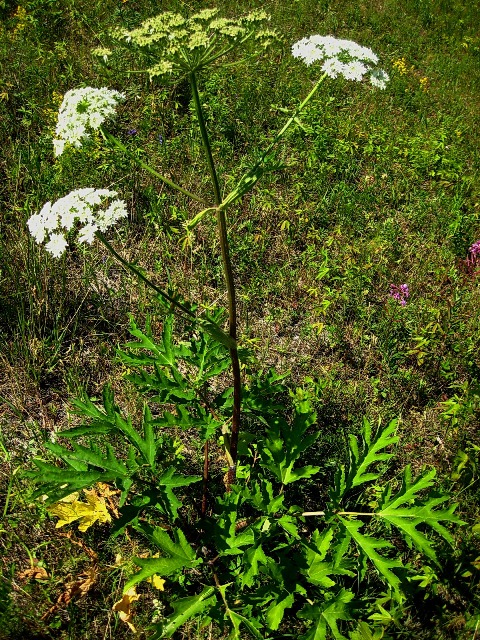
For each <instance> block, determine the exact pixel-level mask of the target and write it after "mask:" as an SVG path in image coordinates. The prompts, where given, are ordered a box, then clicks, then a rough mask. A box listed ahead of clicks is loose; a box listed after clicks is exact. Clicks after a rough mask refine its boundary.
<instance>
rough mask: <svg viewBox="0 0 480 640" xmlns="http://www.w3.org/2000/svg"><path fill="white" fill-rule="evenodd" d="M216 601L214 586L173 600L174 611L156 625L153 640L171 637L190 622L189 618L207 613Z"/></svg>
mask: <svg viewBox="0 0 480 640" xmlns="http://www.w3.org/2000/svg"><path fill="white" fill-rule="evenodd" d="M216 602H217V597H216V595H215V589H214V588H213V587H205V589H204V590H203V591H202V593H199V594H198V595H197V596H191V597H189V598H181V599H180V600H175V601H174V602H171V605H172V607H173V613H172V614H171V615H170V616H168V618H166V619H165V620H164V621H163V622H162V623H161V624H160V625H155V628H156V630H157V631H156V633H155V634H154V635H153V636H152V640H160V638H171V637H172V636H173V634H174V633H175V631H177V630H178V629H179V628H180V627H181V626H182V625H184V624H185V623H186V622H188V620H191V618H194V617H197V616H199V615H203V614H205V613H206V612H207V611H208V609H210V608H211V607H212V606H214V605H215V604H216Z"/></svg>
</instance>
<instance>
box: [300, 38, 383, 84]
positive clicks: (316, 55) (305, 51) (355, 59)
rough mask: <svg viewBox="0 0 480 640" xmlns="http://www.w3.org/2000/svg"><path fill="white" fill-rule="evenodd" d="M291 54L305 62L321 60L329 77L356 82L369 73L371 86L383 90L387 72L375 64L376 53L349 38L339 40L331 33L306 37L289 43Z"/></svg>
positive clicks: (376, 60)
mask: <svg viewBox="0 0 480 640" xmlns="http://www.w3.org/2000/svg"><path fill="white" fill-rule="evenodd" d="M292 55H293V56H294V57H295V58H300V59H301V60H303V61H304V62H305V64H307V65H311V64H312V63H313V62H317V61H323V65H322V71H323V72H324V73H326V74H327V75H328V76H330V77H331V78H337V77H338V76H343V77H344V78H346V79H347V80H357V81H360V80H362V79H363V77H364V76H365V75H367V74H368V75H370V82H371V83H372V85H373V86H374V87H378V88H379V89H385V87H386V84H387V82H388V80H389V77H388V74H387V73H386V72H385V71H384V70H383V69H379V68H377V67H376V64H377V62H378V56H377V55H375V54H374V53H373V51H372V50H371V49H369V48H368V47H362V46H361V45H359V44H357V43H356V42H352V40H342V39H339V38H334V37H333V36H318V35H315V36H310V37H309V38H303V39H302V40H299V41H298V42H295V44H294V45H293V46H292Z"/></svg>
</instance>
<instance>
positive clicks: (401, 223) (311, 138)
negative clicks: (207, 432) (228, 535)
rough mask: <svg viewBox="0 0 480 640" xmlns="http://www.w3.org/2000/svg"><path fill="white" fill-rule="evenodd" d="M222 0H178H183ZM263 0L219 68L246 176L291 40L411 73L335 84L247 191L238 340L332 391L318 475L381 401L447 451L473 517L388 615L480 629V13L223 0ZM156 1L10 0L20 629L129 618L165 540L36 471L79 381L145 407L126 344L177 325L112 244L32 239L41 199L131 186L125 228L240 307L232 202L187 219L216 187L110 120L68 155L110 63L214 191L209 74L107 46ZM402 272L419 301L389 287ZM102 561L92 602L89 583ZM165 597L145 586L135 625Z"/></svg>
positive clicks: (410, 623) (448, 465) (2, 348)
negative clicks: (66, 522)
mask: <svg viewBox="0 0 480 640" xmlns="http://www.w3.org/2000/svg"><path fill="white" fill-rule="evenodd" d="M207 6H211V5H210V3H205V2H198V1H194V2H192V3H189V4H188V6H187V5H186V4H185V3H183V2H176V1H175V0H165V2H162V3H161V9H162V10H167V9H168V10H172V11H178V12H182V13H188V12H189V11H193V10H197V9H200V8H204V7H207ZM254 8H263V9H265V10H266V11H268V12H269V14H270V15H271V26H272V27H273V28H275V29H276V30H277V31H278V33H279V35H280V36H281V40H280V42H278V43H277V44H276V45H275V46H274V47H273V48H272V49H271V50H270V51H268V53H266V54H264V55H263V56H260V57H258V58H252V59H247V60H246V61H245V62H243V63H242V64H240V65H237V66H232V67H230V68H228V69H226V68H223V67H221V66H219V67H218V68H216V69H215V70H214V71H211V72H209V74H208V75H206V76H205V77H204V76H202V75H200V78H199V83H200V93H201V100H202V104H203V105H204V110H205V116H206V120H207V125H208V127H209V129H210V132H211V136H212V145H213V154H214V156H215V159H216V161H217V164H218V169H219V175H220V177H221V186H222V189H224V190H225V191H227V190H228V189H229V188H230V187H232V186H233V185H234V184H235V179H236V178H238V176H239V175H241V173H242V172H243V171H244V170H245V168H246V167H247V166H248V163H249V162H250V161H251V158H252V156H254V155H255V154H256V153H258V152H260V151H261V150H262V149H263V148H264V147H265V146H266V145H267V144H268V141H269V139H270V136H271V133H272V132H273V131H276V130H277V129H278V128H279V127H280V126H281V125H282V124H283V122H284V120H285V117H286V116H285V109H287V110H291V109H293V108H295V106H296V105H297V104H298V102H299V100H300V99H303V97H304V96H305V95H306V94H307V93H308V91H309V90H310V88H311V86H312V83H313V81H314V80H315V78H316V77H317V76H318V70H316V69H315V68H314V66H313V65H312V67H308V68H307V67H305V66H304V65H302V64H301V63H300V62H299V61H298V60H294V59H293V58H292V56H291V53H290V46H291V44H292V43H293V42H295V41H296V40H298V39H299V38H302V37H304V36H308V35H311V34H314V33H319V34H332V35H335V36H337V37H342V38H347V39H351V40H354V41H356V42H359V43H361V44H363V45H366V46H369V47H371V48H372V49H373V50H374V51H375V52H376V53H377V54H378V55H379V57H380V60H381V65H382V66H383V67H384V68H385V70H386V71H387V72H388V74H389V75H390V82H389V84H388V86H387V89H386V90H385V91H374V90H373V89H372V88H371V87H369V86H363V85H362V86H359V85H358V84H357V83H352V82H347V81H342V80H338V81H335V82H333V81H330V82H326V83H324V85H323V86H322V88H321V90H320V92H319V93H318V95H317V97H316V98H315V99H314V100H313V102H312V104H311V105H310V108H309V109H307V110H306V111H305V112H304V113H303V114H302V116H301V126H298V127H296V128H295V129H294V130H291V132H290V133H289V134H288V136H287V137H286V138H285V139H284V140H283V141H282V142H281V144H280V147H279V149H280V151H279V155H278V165H277V167H276V171H274V172H273V171H272V172H271V173H269V174H267V175H266V176H264V178H263V181H262V183H261V184H260V185H259V186H258V187H257V188H255V189H254V190H252V191H251V192H250V193H249V194H248V195H247V196H246V197H245V198H244V199H243V200H242V201H241V202H240V203H238V204H237V205H235V206H234V207H232V209H231V210H230V211H229V214H228V215H229V225H230V226H229V234H230V241H231V251H232V260H233V263H234V275H235V280H236V283H237V288H238V296H239V317H240V340H241V344H242V346H243V347H244V348H248V349H249V350H250V352H251V356H250V358H251V359H250V364H249V366H252V367H255V368H257V369H258V370H260V369H264V370H266V369H268V368H269V367H275V368H276V369H277V371H278V372H280V373H288V374H289V376H290V378H289V380H291V384H292V385H300V384H303V385H307V386H309V387H310V388H311V389H312V390H313V391H312V393H313V392H314V393H315V396H316V398H317V400H316V409H317V414H318V429H319V430H320V432H321V435H320V438H319V441H318V444H317V447H316V449H315V453H314V454H311V455H312V459H309V460H308V462H310V463H315V464H321V465H322V472H321V475H320V480H317V482H320V485H321V483H322V482H323V481H325V482H327V480H328V478H329V477H331V476H332V475H333V472H334V470H335V467H336V466H338V464H339V463H340V462H341V461H342V460H344V458H345V455H346V449H345V446H344V442H345V434H347V433H350V432H353V433H355V432H358V429H359V427H360V425H361V423H362V420H363V418H364V417H367V418H368V419H369V420H370V421H371V422H372V424H375V425H376V424H378V422H379V421H381V422H382V423H387V422H388V421H389V420H391V419H393V418H398V419H399V425H400V436H401V440H400V444H399V445H398V447H397V450H396V459H397V463H398V465H399V467H400V466H402V465H405V464H411V465H412V466H413V469H414V471H419V470H421V469H422V468H423V467H424V466H425V465H429V466H433V467H435V468H436V470H437V474H438V483H439V486H440V487H441V488H442V490H443V491H445V492H448V493H449V494H450V495H451V496H452V500H453V501H455V502H458V503H459V509H458V513H459V515H460V517H461V518H462V519H463V520H465V521H466V522H467V523H468V524H467V525H466V526H464V527H462V528H461V530H458V531H457V533H456V545H457V546H456V549H455V551H454V552H452V551H451V550H449V549H443V550H440V551H439V553H441V554H442V555H441V559H442V562H441V564H442V566H441V567H440V568H439V569H438V571H437V574H438V575H435V577H434V578H431V576H430V579H428V577H425V580H424V583H423V584H422V585H420V586H418V589H417V590H416V592H415V594H414V596H413V600H412V602H411V603H410V604H409V606H408V607H407V608H405V609H404V610H402V611H401V612H400V611H398V612H397V613H398V617H399V621H398V622H397V623H393V622H392V624H391V625H390V626H389V627H388V632H386V633H387V635H385V636H384V637H392V638H425V639H427V638H428V639H432V640H434V639H440V638H445V639H447V638H465V639H466V638H476V637H480V636H479V635H478V632H479V631H478V630H479V629H480V626H479V621H480V617H479V616H480V609H479V606H478V585H479V578H480V574H479V569H480V562H479V559H478V558H479V557H480V549H479V542H478V535H479V527H480V525H479V524H476V523H477V522H478V517H479V510H478V498H479V486H478V473H479V457H478V454H479V451H480V449H479V447H480V439H479V436H478V427H479V422H480V419H479V418H480V413H479V412H480V349H479V342H480V312H479V307H480V253H479V256H478V258H477V257H476V256H475V255H474V253H472V252H470V251H469V249H470V247H472V245H473V244H474V243H475V242H476V241H479V240H480V187H479V180H478V179H479V160H480V155H479V154H480V152H479V148H480V146H479V143H480V110H479V104H480V72H479V68H480V35H479V33H478V24H480V10H479V9H478V7H476V5H475V3H467V2H462V1H460V0H450V1H447V0H440V1H438V2H435V1H434V0H403V1H400V0H375V1H374V2H354V1H352V0H338V1H335V2H333V1H329V0H319V1H318V2H312V1H311V0H295V1H292V2H287V1H285V0H284V1H282V0H266V1H265V2H259V1H258V0H250V1H248V0H238V1H237V2H235V3H234V2H231V1H230V0H227V1H224V2H222V3H221V11H222V13H224V14H225V15H234V14H236V13H237V14H238V13H242V12H245V11H249V10H252V9H254ZM158 10H159V3H158V2H153V1H149V0H103V1H102V2H99V1H96V0H76V1H75V2H73V0H57V1H56V2H52V1H51V0H22V1H21V2H20V3H19V4H17V3H16V2H11V1H10V0H6V1H4V2H3V3H1V2H0V14H1V24H0V29H1V39H0V65H1V76H0V83H1V84H0V140H1V148H2V156H1V160H0V455H1V463H2V467H1V476H0V486H1V496H2V498H1V499H2V503H1V512H0V513H1V525H0V554H1V555H0V557H1V561H2V574H1V576H0V595H1V597H0V618H1V626H0V638H3V637H4V638H12V639H16V638H59V639H60V638H61V639H64V638H65V639H66V638H72V639H73V638H92V639H94V638H114V637H115V638H123V637H131V636H132V634H131V631H130V630H129V629H128V627H127V625H124V624H123V623H122V622H120V621H119V620H118V618H117V616H116V614H114V613H113V612H112V605H113V603H114V602H116V601H117V600H118V599H119V598H120V594H121V592H122V589H123V584H124V581H125V575H126V574H128V572H132V571H133V565H132V564H131V563H130V564H128V560H129V559H130V558H131V557H132V556H134V555H138V554H139V553H142V552H143V551H145V549H144V548H143V547H142V542H141V541H140V540H137V539H136V538H135V536H134V535H132V536H126V537H123V538H122V537H119V538H116V539H115V540H112V539H110V538H109V536H108V526H103V527H92V529H89V530H88V531H87V532H86V533H85V534H84V535H83V536H82V535H79V534H78V531H77V530H76V529H75V528H65V529H56V528H55V522H56V521H55V519H54V518H53V517H51V516H50V515H49V514H48V513H47V511H46V509H45V507H44V506H43V505H42V503H41V501H38V500H34V499H33V498H32V493H33V490H34V487H33V485H32V483H31V481H30V480H29V479H28V478H26V477H25V476H24V475H23V472H24V471H25V470H26V469H29V468H31V460H32V459H33V458H34V457H36V456H48V455H49V454H48V453H46V451H45V448H44V442H46V441H50V440H52V438H53V437H54V436H55V434H57V432H60V431H62V430H63V429H65V428H66V427H67V426H69V425H71V424H72V423H73V421H74V420H75V418H74V417H72V415H71V413H70V411H69V407H70V406H71V405H70V402H71V399H72V398H75V397H84V396H85V395H89V396H90V397H99V396H100V395H101V390H102V388H103V386H104V385H105V384H106V383H107V382H109V383H110V384H111V385H112V386H113V388H114V390H115V393H116V398H117V402H118V403H119V404H120V405H122V406H125V407H129V408H130V410H131V411H132V412H133V413H135V412H137V413H138V411H139V407H138V406H137V405H136V400H135V398H134V395H133V392H132V390H131V387H130V386H129V385H128V383H125V381H124V375H125V373H126V366H125V365H124V364H122V363H121V362H119V361H118V359H117V357H116V348H117V346H118V345H121V344H122V343H125V342H126V341H127V340H129V338H130V335H129V332H128V326H129V315H128V314H129V313H132V314H133V315H134V316H135V318H136V321H137V322H138V324H139V325H140V326H141V325H142V323H143V324H144V323H145V319H146V318H149V319H150V321H151V324H152V328H153V330H154V331H158V330H159V329H160V327H161V325H162V318H163V315H162V313H163V311H162V308H161V307H160V306H159V304H158V303H157V302H155V301H154V300H152V298H151V296H150V295H149V293H148V291H146V290H145V289H144V288H143V287H142V286H140V285H139V283H138V282H137V281H135V280H133V279H132V278H131V277H130V276H129V275H128V274H127V273H126V272H124V271H123V270H122V269H121V267H120V266H119V265H118V264H117V263H116V262H115V261H114V260H113V259H112V257H111V255H110V254H109V253H108V252H107V251H106V249H105V248H104V247H103V246H102V245H101V244H100V243H94V244H93V245H92V246H91V247H88V248H85V249H82V248H80V247H78V246H77V247H76V248H75V249H74V250H72V251H70V252H68V253H67V254H66V255H65V256H64V257H62V258H60V259H54V258H52V257H51V256H50V255H49V254H47V253H46V252H45V251H44V250H43V249H42V248H40V247H38V246H37V245H36V244H35V242H34V241H33V239H32V238H31V237H30V236H29V234H28V229H27V226H26V221H27V219H28V218H29V217H30V216H31V215H32V214H33V213H35V212H36V211H38V210H39V209H40V208H41V207H42V206H43V204H44V203H45V202H46V201H48V200H52V201H53V200H56V199H58V198H59V197H61V196H63V195H65V194H66V193H68V192H69V191H71V190H72V189H75V188H78V187H83V186H90V185H98V186H102V187H107V186H108V187H111V188H115V189H116V190H118V191H119V192H121V194H122V197H123V198H124V199H125V200H126V201H127V204H128V209H129V213H130V218H129V221H128V223H126V224H123V225H121V226H120V227H119V229H118V230H115V232H113V233H112V234H111V236H109V237H111V239H112V243H113V244H114V246H115V248H116V249H117V251H119V252H120V253H121V254H122V255H124V256H126V257H127V259H128V260H129V261H131V262H135V263H137V264H138V265H141V267H142V268H143V269H144V270H145V273H147V274H149V276H150V277H151V279H153V280H155V282H158V283H160V284H161V285H162V286H170V287H171V288H172V289H173V290H176V291H180V292H182V293H183V295H184V296H185V298H187V299H188V300H190V301H195V302H196V303H198V304H200V305H203V306H205V307H207V308H212V307H213V306H215V305H217V306H222V305H225V304H226V297H225V295H224V288H223V274H222V271H221V262H220V259H219V245H218V241H217V239H216V228H215V223H214V220H213V219H212V220H210V219H209V218H204V219H203V220H202V222H201V224H200V225H199V226H197V227H196V229H195V231H194V237H193V241H192V243H191V244H190V245H187V246H186V247H185V246H184V244H183V239H184V222H185V221H186V220H188V219H190V218H191V217H192V216H193V215H194V214H195V213H197V212H198V211H199V210H200V207H198V208H197V207H196V206H195V207H192V206H191V204H190V203H189V202H188V200H187V198H185V197H183V196H178V195H176V194H175V193H173V192H172V191H170V190H169V189H168V187H166V186H165V185H161V184H160V185H159V183H158V181H155V179H154V178H153V177H152V176H151V175H150V174H148V173H147V172H145V171H142V170H141V169H139V168H138V167H136V166H135V165H134V164H133V163H132V162H130V160H129V159H126V158H125V157H124V156H123V155H122V154H121V153H120V152H118V151H115V150H112V149H109V148H107V147H106V146H105V145H104V144H102V140H101V137H100V136H97V137H95V136H94V137H93V139H92V140H91V141H90V143H89V144H88V145H86V146H85V147H84V148H82V149H80V150H78V151H75V152H73V151H72V152H68V153H66V154H65V156H62V158H61V159H57V160H55V158H54V155H53V147H52V137H53V135H54V129H55V124H56V117H57V111H58V107H59V105H60V103H61V101H62V97H63V95H64V94H65V92H66V91H67V90H69V89H71V88H74V87H77V86H80V85H91V86H96V87H101V86H109V87H112V88H115V89H117V90H121V91H124V92H125V94H126V96H127V99H126V101H125V103H124V104H123V105H122V106H121V108H120V110H119V113H118V117H117V118H116V119H115V121H114V124H113V129H112V131H114V133H115V134H116V135H117V137H118V138H119V139H120V140H122V141H124V142H125V143H127V142H128V143H129V144H131V145H133V146H134V147H136V148H138V149H142V150H143V152H142V153H143V155H142V157H143V158H146V159H148V161H149V163H150V164H151V165H152V166H154V167H157V168H161V170H162V171H163V172H165V173H167V174H168V175H170V176H171V177H172V178H174V179H175V180H176V181H177V182H179V183H180V184H182V185H184V186H185V187H186V188H187V189H191V190H194V191H196V192H197V193H200V194H201V195H202V196H204V197H206V198H207V199H208V198H209V197H210V186H209V178H208V173H207V171H206V169H205V166H204V160H203V155H202V149H201V140H200V137H199V134H198V131H197V127H196V123H195V121H194V111H193V106H192V102H191V96H190V92H189V87H188V84H187V83H185V82H183V83H180V84H177V85H173V86H166V85H162V84H161V83H156V84H155V83H154V84H150V83H149V80H148V78H147V77H145V76H143V75H123V76H119V75H118V74H115V73H114V72H112V71H111V70H109V69H108V68H104V67H103V66H102V65H100V64H99V63H98V61H96V60H95V59H94V58H93V57H92V55H91V49H92V47H98V46H101V45H102V44H104V42H105V40H106V38H107V33H108V30H109V29H111V28H112V27H115V26H123V27H127V28H133V27H134V26H135V25H137V24H138V23H139V22H140V21H141V20H143V19H145V18H146V17H148V16H151V15H154V14H155V13H156V12H158ZM403 284H406V285H407V286H408V297H405V304H401V303H400V301H399V299H398V296H397V298H395V296H394V295H392V294H394V293H395V289H393V290H392V285H395V286H397V287H399V286H400V285H403ZM187 444H188V443H184V445H185V446H187ZM187 453H188V446H187ZM221 466H222V465H221V463H220V462H219V463H218V469H217V472H218V474H221V473H222V471H221ZM316 491H318V489H316ZM319 491H320V494H321V493H322V489H321V488H320V490H319ZM314 493H315V491H314V490H313V489H312V496H313V495H314ZM317 497H318V494H317ZM311 499H313V498H311ZM33 568H38V570H39V573H37V574H30V575H27V574H24V575H22V572H25V571H26V570H28V569H33ZM40 569H44V572H42V571H40ZM35 576H37V577H35ZM90 578H91V581H90V582H91V584H90V583H89V584H88V587H85V594H84V595H83V597H78V593H77V597H73V596H72V598H71V601H69V600H70V598H69V597H68V596H65V594H66V593H67V594H68V590H69V586H68V585H72V584H74V583H75V582H76V583H77V585H78V588H79V589H80V587H81V585H82V584H84V585H85V584H86V583H87V582H88V580H89V579H90ZM77 590H78V589H77ZM62 594H63V596H64V599H63V601H62V600H61V596H62ZM80 595H81V594H80ZM59 597H60V601H59ZM157 597H158V593H156V592H155V590H154V588H153V587H151V586H145V588H144V598H143V599H142V601H139V602H138V603H137V611H136V618H135V620H136V626H137V628H138V629H142V628H145V627H146V626H147V624H148V622H149V620H150V614H151V610H152V599H154V598H157ZM209 633H210V634H212V633H213V634H215V633H216V632H215V630H213V631H212V628H210V627H207V628H206V629H203V630H199V629H197V627H196V626H190V627H189V626H187V627H186V628H185V630H184V631H182V632H178V637H185V638H187V637H188V638H192V639H193V638H204V637H221V635H220V636H218V635H217V636H215V635H213V636H212V635H210V636H209ZM182 634H183V635H182ZM388 634H389V635H388ZM140 637H142V636H141V633H140ZM278 637H280V636H278ZM282 637H283V636H282Z"/></svg>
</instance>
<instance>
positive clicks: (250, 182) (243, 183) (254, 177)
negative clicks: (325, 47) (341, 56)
mask: <svg viewBox="0 0 480 640" xmlns="http://www.w3.org/2000/svg"><path fill="white" fill-rule="evenodd" d="M326 77H327V74H326V73H324V74H323V76H321V78H320V79H319V81H318V82H317V83H316V85H315V86H314V87H313V89H312V90H311V91H310V93H309V94H308V96H307V97H306V98H305V99H304V100H303V101H302V102H301V103H300V104H299V105H298V107H297V108H296V109H295V111H294V112H293V114H292V116H291V117H290V118H289V119H288V120H287V122H286V123H285V124H284V125H283V127H282V128H281V129H280V131H278V133H277V134H276V135H275V137H274V138H273V140H272V142H271V143H270V144H269V145H268V147H267V148H266V149H265V151H264V152H263V153H262V155H261V156H260V158H259V159H258V160H257V162H256V163H255V164H254V166H253V167H252V168H251V169H250V170H249V171H247V173H245V174H244V175H243V176H242V177H241V178H240V180H239V182H238V184H237V186H236V187H235V189H233V191H231V192H230V193H229V194H228V195H227V196H226V197H225V198H224V199H223V202H222V203H221V208H226V207H227V206H228V205H229V204H231V203H232V202H235V200H238V199H239V198H241V197H242V196H243V195H245V193H247V192H248V191H250V189H252V188H253V187H254V186H255V184H256V183H257V181H258V178H259V177H260V175H261V174H259V169H260V167H261V165H262V164H263V163H264V162H265V160H266V159H267V157H268V155H269V153H271V151H272V150H273V148H274V147H275V145H276V144H277V142H278V141H279V140H280V139H281V138H282V136H283V135H284V134H285V133H286V132H287V130H288V129H289V128H290V127H291V126H292V124H293V123H294V122H295V120H296V118H297V117H298V115H299V114H300V112H301V111H303V109H304V108H305V107H306V105H307V104H308V103H309V102H310V100H311V99H312V98H313V96H314V95H315V93H316V92H317V91H318V89H319V87H320V85H321V84H322V82H323V81H324V80H325V78H326Z"/></svg>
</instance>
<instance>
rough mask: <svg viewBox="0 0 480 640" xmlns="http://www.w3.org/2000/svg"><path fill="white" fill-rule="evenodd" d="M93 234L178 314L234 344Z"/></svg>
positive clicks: (211, 333) (218, 338) (207, 318)
mask: <svg viewBox="0 0 480 640" xmlns="http://www.w3.org/2000/svg"><path fill="white" fill-rule="evenodd" d="M95 235H96V236H97V238H98V239H99V240H100V242H101V243H102V244H104V245H105V247H106V248H107V249H108V250H109V251H110V253H111V254H112V255H113V256H114V257H115V258H116V259H117V260H118V262H120V264H122V265H123V266H124V267H125V269H127V270H128V271H130V272H131V273H133V274H135V275H136V276H137V278H139V279H140V280H141V281H142V282H144V283H145V284H146V285H147V286H148V287H150V289H153V291H155V292H156V293H158V294H159V295H161V296H162V298H164V299H165V300H168V302H170V303H171V304H172V305H173V307H175V308H176V309H177V313H179V315H180V316H183V317H184V319H185V316H187V317H188V318H189V319H193V320H195V322H196V323H197V324H199V325H200V326H201V327H203V328H204V329H205V330H206V331H208V333H210V335H212V336H213V337H214V338H215V339H216V340H218V341H219V342H221V343H222V344H224V345H225V346H227V347H228V348H229V349H232V348H233V346H234V345H235V342H234V341H233V340H232V338H231V337H230V336H229V335H228V334H226V333H225V331H223V329H221V328H220V327H219V326H218V324H216V323H215V322H214V321H213V320H211V319H210V318H209V317H208V316H205V318H200V317H199V316H197V315H195V313H193V311H191V309H189V308H188V307H187V306H185V305H184V304H182V303H181V302H178V300H175V298H173V297H172V296H171V295H169V294H168V293H167V292H166V291H164V290H163V289H161V288H160V287H157V285H156V284H154V283H153V282H152V281H151V280H150V279H149V278H147V277H146V276H145V275H144V274H143V273H142V272H141V271H140V269H137V268H136V267H135V266H134V265H133V264H131V263H130V262H128V261H127V260H125V259H124V258H122V256H121V255H120V254H119V253H118V252H117V251H115V249H114V248H113V247H112V245H111V244H110V243H109V242H108V240H107V239H106V238H105V236H104V235H103V233H102V232H101V231H97V232H96V234H95Z"/></svg>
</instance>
